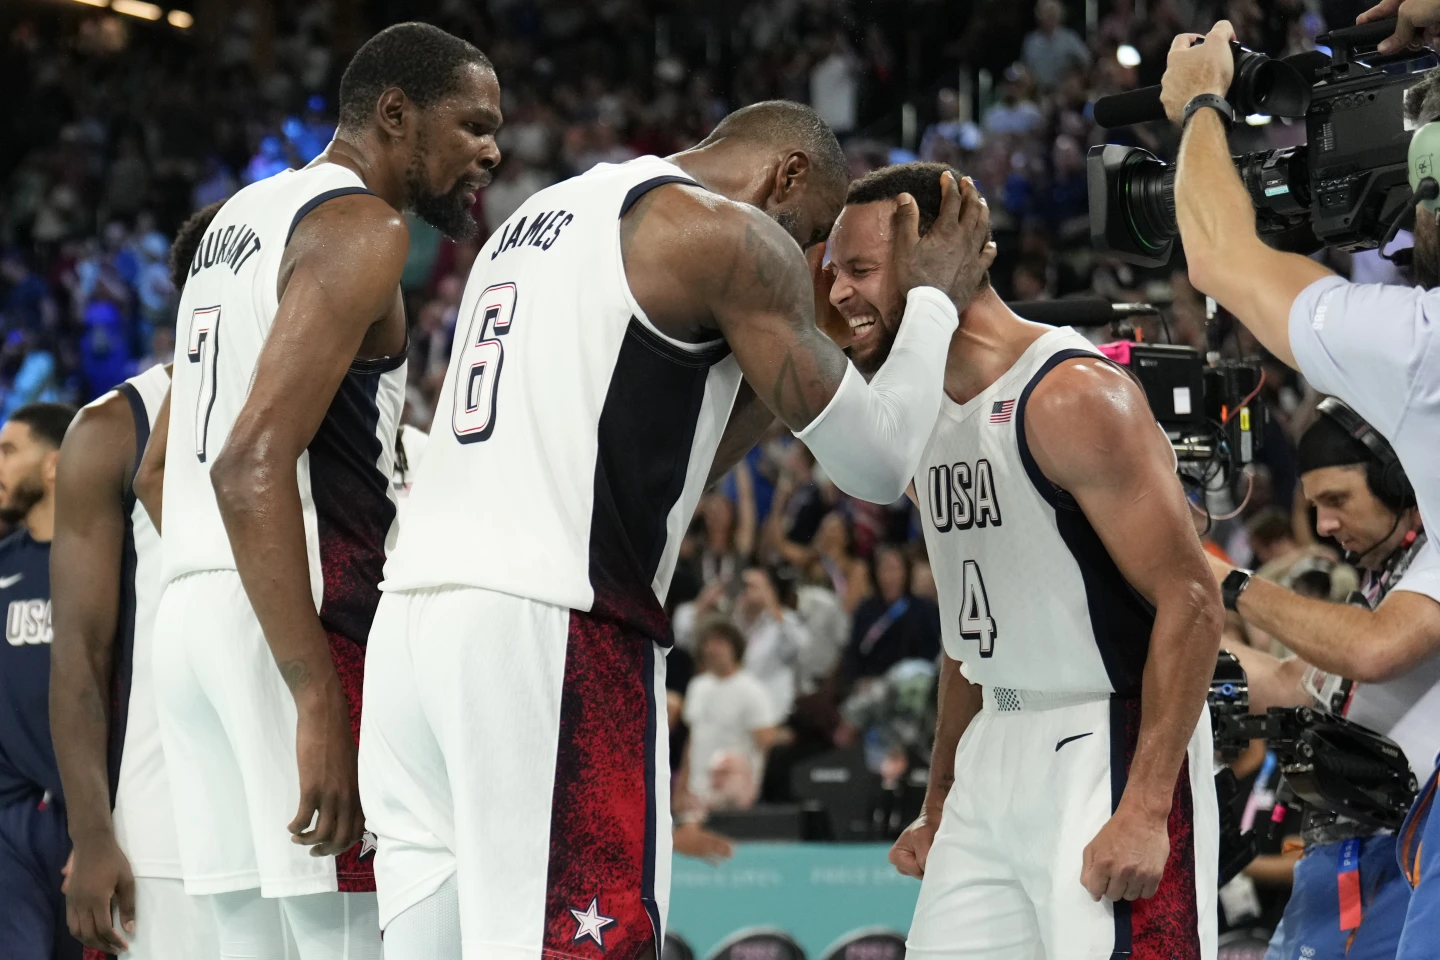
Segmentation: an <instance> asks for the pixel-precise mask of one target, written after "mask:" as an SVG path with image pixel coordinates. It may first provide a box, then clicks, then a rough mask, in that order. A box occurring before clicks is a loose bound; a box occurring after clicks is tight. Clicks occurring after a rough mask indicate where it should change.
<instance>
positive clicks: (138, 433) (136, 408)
mask: <svg viewBox="0 0 1440 960" xmlns="http://www.w3.org/2000/svg"><path fill="white" fill-rule="evenodd" d="M115 389H116V390H119V391H120V392H121V394H123V395H124V397H125V399H126V400H128V401H129V402H130V415H131V416H133V417H134V418H135V467H134V469H132V470H131V471H130V476H129V477H128V478H126V481H125V490H126V496H127V498H133V497H134V491H133V486H134V483H135V476H136V474H138V473H139V472H140V459H141V458H142V457H144V456H145V445H146V444H148V443H149V442H150V413H149V411H147V410H146V409H145V401H144V399H143V398H141V396H140V391H139V390H136V389H135V385H134V384H133V383H128V382H127V383H122V384H120V386H118V387H116V388H115ZM130 505H131V506H133V505H134V502H133V499H132V500H131V503H130Z"/></svg>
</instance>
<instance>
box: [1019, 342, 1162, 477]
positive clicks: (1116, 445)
mask: <svg viewBox="0 0 1440 960" xmlns="http://www.w3.org/2000/svg"><path fill="white" fill-rule="evenodd" d="M1025 436H1026V442H1027V444H1028V445H1029V447H1030V450H1031V453H1032V454H1033V455H1034V457H1035V460H1036V463H1037V465H1038V466H1039V467H1040V468H1041V470H1043V471H1044V473H1045V475H1046V476H1048V477H1049V478H1050V479H1051V480H1053V481H1054V482H1056V483H1058V484H1060V485H1061V486H1062V487H1063V486H1066V481H1067V480H1071V481H1073V480H1075V479H1076V478H1083V477H1085V476H1089V475H1094V474H1095V473H1102V474H1103V473H1107V472H1109V471H1111V470H1114V469H1119V468H1120V467H1121V466H1122V465H1123V464H1125V463H1129V462H1134V458H1136V457H1142V458H1143V457H1145V456H1148V455H1150V454H1151V453H1156V452H1159V451H1160V450H1161V448H1162V447H1163V446H1164V443H1163V438H1162V436H1161V434H1160V431H1159V430H1158V428H1157V427H1156V426H1155V417H1154V414H1152V413H1151V411H1150V404H1149V402H1148V401H1147V400H1146V399H1145V393H1144V391H1142V390H1141V389H1140V387H1139V385H1138V384H1136V383H1135V381H1134V380H1132V379H1130V377H1129V376H1128V375H1127V374H1126V373H1125V372H1123V371H1122V370H1120V369H1119V368H1117V367H1116V366H1115V365H1114V364H1112V363H1110V362H1109V361H1106V360H1104V359H1101V358H1100V357H1077V358H1075V359H1072V360H1066V361H1064V362H1062V363H1060V364H1059V365H1057V366H1056V367H1055V369H1053V370H1051V371H1050V372H1049V373H1048V374H1046V375H1045V377H1044V378H1043V379H1041V381H1040V382H1039V383H1038V384H1036V385H1035V389H1034V390H1033V391H1031V394H1030V399H1029V400H1028V401H1027V403H1026V405H1025Z"/></svg>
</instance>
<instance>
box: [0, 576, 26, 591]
mask: <svg viewBox="0 0 1440 960" xmlns="http://www.w3.org/2000/svg"><path fill="white" fill-rule="evenodd" d="M23 579H25V574H23V573H17V574H15V575H14V576H13V577H0V590H9V589H10V588H11V587H13V586H15V584H17V583H19V582H20V581H21V580H23Z"/></svg>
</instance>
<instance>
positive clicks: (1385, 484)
mask: <svg viewBox="0 0 1440 960" xmlns="http://www.w3.org/2000/svg"><path fill="white" fill-rule="evenodd" d="M1319 411H1320V412H1321V413H1323V414H1324V415H1325V416H1327V417H1329V418H1330V419H1331V420H1334V421H1335V422H1336V423H1338V424H1339V425H1340V427H1341V429H1343V430H1344V431H1345V432H1346V433H1348V434H1350V436H1352V437H1354V438H1355V439H1356V440H1359V441H1360V442H1361V443H1363V444H1364V445H1365V449H1367V450H1369V451H1370V453H1371V456H1372V459H1371V460H1370V461H1369V462H1368V463H1366V464H1365V482H1366V483H1367V484H1369V486H1370V492H1371V493H1373V494H1375V496H1376V497H1378V498H1380V500H1381V501H1382V502H1383V503H1384V504H1385V505H1386V506H1387V507H1389V508H1390V509H1391V510H1394V511H1395V512H1396V513H1399V512H1400V511H1402V510H1406V509H1409V508H1410V507H1413V506H1415V489H1414V488H1413V487H1412V486H1410V478H1409V477H1407V476H1405V468H1404V467H1402V466H1401V465H1400V458H1399V457H1397V456H1396V455H1395V450H1394V448H1393V447H1391V446H1390V442H1389V441H1388V440H1386V439H1385V438H1384V437H1382V436H1380V434H1379V433H1378V432H1376V430H1375V428H1374V427H1372V426H1370V424H1368V423H1366V422H1365V419H1364V418H1363V417H1361V416H1360V414H1358V413H1356V412H1355V411H1354V410H1352V409H1350V405H1349V404H1347V403H1346V402H1345V401H1344V400H1341V399H1340V398H1339V397H1326V398H1325V399H1324V400H1321V401H1320V406H1319Z"/></svg>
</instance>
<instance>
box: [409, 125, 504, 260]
mask: <svg viewBox="0 0 1440 960" xmlns="http://www.w3.org/2000/svg"><path fill="white" fill-rule="evenodd" d="M489 182H490V181H489V177H488V175H487V176H486V178H485V180H484V181H482V182H480V183H476V182H475V181H473V180H465V179H463V178H462V179H460V180H457V181H455V186H453V187H451V188H450V189H449V190H448V191H446V192H445V193H436V192H434V191H433V190H431V189H429V188H428V187H426V186H425V162H424V149H423V144H422V145H421V147H420V148H418V149H416V151H415V155H414V156H413V157H411V158H410V169H408V170H407V171H405V192H406V193H407V194H409V196H410V206H411V209H413V210H414V211H415V215H416V216H418V217H419V218H420V219H421V220H424V221H425V222H426V223H428V224H430V226H432V227H434V228H435V229H436V230H439V231H440V232H441V233H443V234H445V236H447V237H449V238H450V239H451V240H470V239H472V238H473V237H474V236H475V235H476V234H478V233H479V232H480V225H479V224H478V223H476V222H475V218H474V217H473V216H471V214H470V204H469V203H468V202H466V200H465V191H466V190H479V189H480V188H482V187H484V186H485V184H486V183H489Z"/></svg>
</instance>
